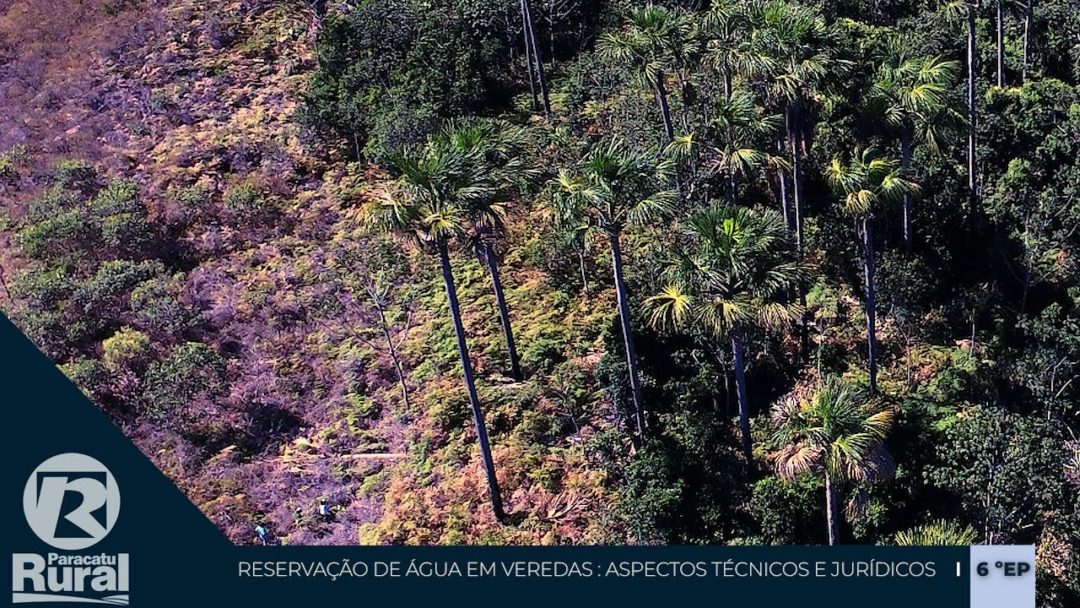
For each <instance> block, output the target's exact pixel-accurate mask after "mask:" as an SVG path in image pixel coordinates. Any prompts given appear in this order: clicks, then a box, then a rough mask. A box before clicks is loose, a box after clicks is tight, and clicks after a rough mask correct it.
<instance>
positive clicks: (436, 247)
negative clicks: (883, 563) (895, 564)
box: [0, 0, 1080, 607]
mask: <svg viewBox="0 0 1080 608" xmlns="http://www.w3.org/2000/svg"><path fill="white" fill-rule="evenodd" d="M127 4H132V5H133V6H134V5H139V4H140V3H138V2H133V3H126V4H124V5H123V6H112V5H109V6H111V8H108V7H106V6H104V5H103V6H101V7H97V8H96V9H91V10H97V11H113V12H114V13H115V14H117V15H120V16H121V17H123V18H128V19H130V18H131V17H130V15H131V11H132V10H134V8H133V6H128V5H127ZM233 4H234V5H235V6H231V8H232V9H234V10H233V12H231V13H230V12H229V11H228V10H226V9H222V10H216V9H206V11H207V12H206V13H205V14H203V13H201V12H199V11H197V10H195V9H194V8H193V7H192V6H190V5H188V4H186V3H183V2H176V3H170V2H158V3H155V10H157V11H164V12H163V13H162V14H164V15H167V17H168V18H167V20H166V21H164V22H163V23H165V24H166V25H165V26H162V27H163V28H164V29H166V30H168V31H172V32H174V33H175V35H173V36H171V37H165V38H161V37H159V36H158V35H157V34H152V33H151V34H146V35H144V36H141V37H132V38H130V39H128V40H127V42H126V43H125V44H127V45H129V47H130V48H128V49H127V51H126V52H121V51H119V50H116V51H114V52H113V56H112V58H111V59H110V60H109V61H111V63H109V62H106V63H104V64H102V66H103V67H102V66H99V69H100V70H102V73H103V74H115V73H116V72H117V71H118V70H120V69H121V68H120V67H118V66H123V65H130V64H131V62H132V61H134V60H133V59H132V56H137V55H138V54H137V53H134V52H132V48H143V47H146V46H149V47H150V48H153V49H156V50H155V52H153V53H151V54H150V55H148V57H149V59H147V61H149V62H151V63H150V64H148V65H155V64H153V62H161V64H162V65H165V66H169V69H168V70H165V71H164V72H163V71H162V69H160V67H158V68H157V69H154V70H147V71H145V72H144V73H136V74H135V75H134V76H132V75H131V74H127V75H126V76H124V77H119V76H118V77H117V78H120V82H123V83H128V82H144V83H145V82H151V83H152V84H151V85H149V89H148V90H147V91H146V95H144V96H143V97H142V98H140V99H145V100H146V101H139V102H138V103H137V104H136V107H138V108H140V112H142V114H141V116H142V118H139V119H137V120H135V119H131V118H130V117H131V116H133V115H135V114H138V113H137V112H130V111H125V112H122V113H121V112H119V111H117V113H118V117H117V119H116V121H115V122H117V123H120V122H121V119H120V118H119V116H120V115H121V114H122V115H123V116H127V117H129V118H128V119H127V120H132V121H134V122H132V123H131V125H132V126H130V128H129V127H127V126H125V127H124V129H125V130H124V131H123V133H122V136H121V135H117V136H116V137H120V138H121V139H123V141H126V142H128V143H127V145H126V147H124V148H123V149H125V150H127V152H126V154H128V155H129V156H128V157H127V158H128V160H129V162H127V164H126V165H124V164H123V163H120V164H119V165H118V164H117V163H116V162H113V161H111V160H109V158H112V156H115V155H116V153H113V154H112V156H110V154H109V153H108V152H107V151H106V152H102V158H95V157H92V156H90V157H87V155H83V158H78V159H76V158H64V159H63V160H57V159H59V158H60V157H62V156H66V157H73V156H79V155H78V154H70V153H67V152H70V149H71V148H72V146H69V150H67V151H64V150H59V151H58V150H56V149H53V148H49V147H48V146H44V145H40V144H39V143H38V142H36V141H34V140H33V139H32V138H23V140H18V138H15V139H14V140H12V141H7V140H5V141H7V143H9V144H11V145H12V146H14V147H12V148H11V149H10V150H8V151H6V152H5V153H4V155H3V156H0V188H2V189H3V192H5V193H6V194H8V195H9V196H8V197H7V199H8V201H7V203H6V206H5V209H6V215H5V216H4V220H3V221H4V228H5V230H4V233H5V237H4V243H3V244H4V255H3V257H2V260H3V273H0V278H2V279H3V285H2V287H3V291H4V293H3V294H0V295H2V297H3V301H4V307H5V311H6V312H7V313H8V314H9V315H11V316H12V317H13V318H14V319H15V320H16V322H17V323H18V324H19V326H20V327H21V328H22V329H23V331H24V332H26V333H27V334H28V335H29V336H30V337H31V338H32V339H33V340H34V341H35V343H36V344H37V345H38V346H39V347H40V348H41V349H42V350H43V351H44V352H46V353H47V354H48V355H49V356H50V357H52V358H53V359H54V360H56V361H57V363H58V364H60V365H61V367H62V368H63V369H64V370H65V372H67V373H68V375H69V376H70V377H72V378H73V379H74V380H75V381H76V382H77V383H78V384H79V385H80V386H81V387H82V388H83V389H84V390H85V391H86V392H87V393H88V394H89V395H91V396H92V397H93V398H94V399H95V400H96V402H97V403H98V404H99V405H100V406H101V407H102V408H103V409H105V410H106V411H107V412H108V413H109V414H110V416H112V417H113V419H114V420H116V421H117V423H118V424H120V425H121V426H123V427H124V428H125V429H126V430H127V431H128V432H129V434H130V435H132V436H133V437H134V438H135V440H136V442H137V443H139V445H140V446H141V447H142V448H143V449H144V451H146V452H147V453H148V454H150V455H151V457H152V458H154V459H155V461H156V462H157V463H158V464H159V466H161V467H162V468H163V469H164V470H165V471H166V472H167V473H169V474H170V475H171V476H173V478H174V479H176V480H177V483H178V484H180V485H181V486H182V487H183V488H184V489H185V490H186V491H187V492H188V494H189V495H191V496H192V498H193V500H195V501H196V502H197V503H198V504H199V505H200V507H201V508H202V509H203V510H204V511H205V512H206V513H207V514H208V515H209V516H210V517H212V518H213V519H214V520H215V522H217V523H218V524H219V525H220V526H221V527H223V528H224V529H225V530H226V531H227V532H228V533H229V534H230V536H231V537H232V538H233V539H234V540H235V541H238V542H252V539H251V538H250V536H251V533H250V529H251V527H250V525H249V524H251V523H252V522H262V523H266V524H267V525H268V526H270V527H271V528H272V530H273V533H274V535H275V536H276V537H277V538H278V539H280V542H290V543H303V542H336V543H349V542H357V541H360V542H374V543H463V542H467V543H595V542H640V543H690V544H694V543H722V544H754V543H773V544H783V543H794V544H802V543H826V542H827V543H884V544H917V543H936V544H950V543H956V544H967V543H972V542H980V543H983V542H985V543H1031V544H1035V545H1036V546H1037V547H1038V552H1039V554H1038V555H1039V590H1040V591H1039V593H1040V602H1041V604H1040V605H1045V606H1061V607H1064V606H1070V605H1075V604H1076V603H1077V602H1078V601H1080V436H1078V432H1080V384H1077V383H1076V382H1075V381H1074V380H1075V378H1076V376H1077V374H1078V373H1080V266H1078V264H1077V254H1078V252H1080V231H1078V227H1080V189H1078V188H1080V186H1078V184H1080V5H1078V4H1077V2H1076V1H1075V0H1026V1H1024V0H1019V1H1010V2H1005V1H1004V0H1000V1H991V0H951V1H942V2H939V1H937V0H877V1H873V2H864V1H854V0H806V1H802V2H798V1H795V0H743V1H738V0H693V1H690V0H687V1H682V2H679V1H674V0H670V1H665V2H660V1H658V2H649V3H641V2H629V1H622V0H610V1H600V0H514V1H512V2H511V1H509V0H499V1H495V2H487V1H480V0H434V1H427V2H419V1H414V0H364V1H361V2H312V3H305V2H297V1H293V2H279V1H271V0H263V1H248V2H236V3H233ZM109 14H110V15H111V13H109ZM155 14H157V13H155ZM125 15H126V17H125ZM8 18H9V19H11V18H12V17H10V16H9V17H8ZM102 18H103V19H104V18H106V17H102ZM117 18H119V17H117ZM0 24H3V22H0ZM4 31H5V30H3V29H0V32H4ZM0 42H3V39H0ZM140 45H141V46H140ZM155 45H158V46H155ZM5 48H12V49H15V51H16V52H12V53H8V55H9V56H10V59H7V60H5V59H4V57H5V55H4V54H2V53H3V52H4V51H3V49H5ZM30 53H31V51H30V50H25V51H19V47H17V46H14V45H8V46H7V47H5V46H4V45H2V44H0V67H3V66H4V65H5V64H4V61H7V62H8V63H9V64H10V66H9V67H8V68H5V69H7V72H4V73H3V74H4V78H9V77H10V78H14V77H15V76H16V75H17V74H18V73H20V72H18V70H23V71H27V70H29V69H30V68H28V67H27V66H29V65H30V63H29V59H28V58H27V57H30V56H31V55H30ZM144 56H147V55H145V54H144ZM125 62H126V63H125ZM176 62H182V63H181V65H182V68H177V67H176V65H175V63H176ZM12 66H13V67H12ZM124 69H133V68H124ZM27 73H29V72H27ZM163 73H164V74H167V77H165V76H162V74H163ZM245 74H253V75H254V76H248V78H249V79H250V78H257V79H258V80H257V81H251V82H255V83H256V84H254V85H253V87H249V85H247V84H245V83H246V82H249V81H245ZM124 78H127V79H128V80H124ZM155 78H157V79H158V80H157V81H155V80H154V79H155ZM161 78H166V80H164V81H161V80H160V79H161ZM182 79H190V80H191V81H192V82H195V83H198V86H197V87H194V88H193V89H192V90H193V91H199V93H198V98H197V99H196V94H195V93H191V94H184V93H183V92H182V91H179V90H178V88H183V86H182V85H181V86H179V87H178V86H176V85H177V83H178V82H179V81H181V80H182ZM106 82H111V81H106ZM99 86H102V87H106V89H105V91H106V92H108V91H111V90H112V89H109V88H108V87H115V86H119V85H116V84H115V83H113V84H107V85H99ZM237 91H240V93H237ZM211 96H216V97H211ZM61 97H62V96H61ZM283 99H284V100H288V102H283V101H282V100H283ZM112 101H115V102H116V103H136V102H132V101H130V100H128V99H127V98H123V97H122V96H120V95H119V94H116V95H106V94H104V93H102V95H100V99H98V100H97V101H95V103H100V104H101V105H102V109H101V110H100V111H101V112H104V113H105V114H103V115H104V116H106V117H109V116H112V115H111V114H108V112H111V111H114V110H110V109H109V104H110V103H111V102H112ZM28 103H30V102H28ZM123 107H124V108H127V107H128V106H123ZM28 112H29V110H28ZM223 116H225V117H227V118H222V117H223ZM57 120H59V119H57ZM207 129H212V130H211V131H206V130H207ZM199 133H209V134H208V135H205V136H201V135H199ZM62 139H63V138H58V140H62ZM99 139H100V140H101V141H111V139H110V138H109V137H102V138H99ZM15 144H19V145H15ZM74 149H76V150H77V149H78V147H77V146H75V147H74ZM317 500H327V501H329V502H330V503H331V504H333V505H334V512H335V514H336V515H335V517H333V518H332V519H327V520H320V521H308V520H307V519H306V516H304V515H303V514H304V513H306V511H305V509H307V507H308V505H309V504H310V503H311V502H312V501H317ZM296 509H299V511H294V510H296Z"/></svg>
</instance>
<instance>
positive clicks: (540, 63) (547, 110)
mask: <svg viewBox="0 0 1080 608" xmlns="http://www.w3.org/2000/svg"><path fill="white" fill-rule="evenodd" d="M521 14H522V21H523V22H524V24H525V41H526V44H527V45H528V46H529V47H531V49H532V53H531V55H532V67H533V68H535V69H536V80H537V83H538V84H539V85H540V96H541V100H542V101H543V103H544V115H545V116H546V115H549V114H551V96H550V94H549V93H548V85H547V76H546V75H545V74H544V60H543V58H542V57H540V45H539V43H538V42H537V40H536V30H535V29H534V28H533V18H532V10H531V9H530V8H529V0H521Z"/></svg>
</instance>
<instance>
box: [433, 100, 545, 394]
mask: <svg viewBox="0 0 1080 608" xmlns="http://www.w3.org/2000/svg"><path fill="white" fill-rule="evenodd" d="M526 139H527V132H526V131H525V129H523V128H521V127H518V126H515V125H511V124H508V123H506V122H503V121H494V120H475V119H474V120H458V121H450V122H448V123H447V124H446V125H444V127H443V128H442V129H441V130H440V131H439V132H437V133H436V134H435V135H434V136H432V142H431V145H432V146H434V147H435V148H440V149H441V148H446V149H447V150H448V152H450V153H453V154H456V155H459V156H460V157H461V158H463V159H465V161H466V162H468V163H471V164H472V165H473V166H472V167H471V168H470V171H471V173H472V174H473V175H475V176H477V179H478V181H477V182H476V184H474V186H476V188H477V189H476V190H475V191H474V193H473V195H472V196H469V197H468V198H467V200H466V203H467V205H468V206H467V208H466V209H465V213H466V217H467V219H468V220H469V221H468V226H467V228H468V236H469V238H470V240H471V241H472V245H473V248H474V249H475V250H476V252H477V256H478V258H479V259H480V261H481V263H483V264H484V266H485V267H486V268H487V270H488V274H489V275H490V277H491V287H492V291H494V293H495V303H496V306H497V308H498V311H499V324H500V326H501V328H502V333H503V340H504V342H505V343H506V350H507V355H508V357H509V359H510V373H511V375H512V376H513V377H514V379H515V380H524V378H525V375H524V373H523V372H522V371H521V361H520V357H518V352H517V344H516V342H515V341H514V331H513V327H512V325H511V323H510V308H509V305H508V304H507V302H506V295H505V293H504V291H503V285H502V278H501V274H500V272H499V259H498V256H497V254H496V251H495V242H496V241H497V240H499V239H500V238H501V237H502V236H503V235H504V234H506V222H505V219H506V212H507V204H508V202H509V200H510V199H511V198H512V197H513V196H514V195H515V194H517V193H518V192H520V191H521V190H522V188H524V187H525V185H526V184H527V183H528V181H529V179H530V178H531V177H532V175H533V171H532V170H531V169H529V168H528V167H526V166H525V162H524V160H523V159H522V156H521V150H522V148H523V147H524V145H525V141H526Z"/></svg>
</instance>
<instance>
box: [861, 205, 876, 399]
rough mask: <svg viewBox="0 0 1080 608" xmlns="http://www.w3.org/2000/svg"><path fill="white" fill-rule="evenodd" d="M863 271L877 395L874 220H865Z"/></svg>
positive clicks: (873, 388) (872, 380) (872, 385)
mask: <svg viewBox="0 0 1080 608" xmlns="http://www.w3.org/2000/svg"><path fill="white" fill-rule="evenodd" d="M862 236H863V270H864V274H865V279H866V285H865V288H866V346H867V358H868V361H869V371H870V393H871V394H874V395H876V394H877V292H876V290H875V289H874V235H873V223H872V218H869V217H867V218H863V221H862Z"/></svg>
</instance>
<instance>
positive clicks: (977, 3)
mask: <svg viewBox="0 0 1080 608" xmlns="http://www.w3.org/2000/svg"><path fill="white" fill-rule="evenodd" d="M980 8H982V0H949V1H948V2H946V3H945V6H944V10H945V15H946V17H948V18H950V19H954V18H963V19H964V21H965V22H966V24H967V129H968V154H967V174H968V183H967V185H968V212H969V213H974V212H975V210H976V209H977V208H978V206H979V191H978V178H977V177H976V175H975V154H976V150H975V143H976V142H975V131H976V129H977V128H978V118H979V117H978V112H977V111H976V105H975V100H976V87H977V82H976V78H975V75H976V71H977V70H978V61H979V48H978V40H977V38H976V33H977V24H976V22H975V17H976V16H977V14H978V11H979V9H980Z"/></svg>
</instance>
